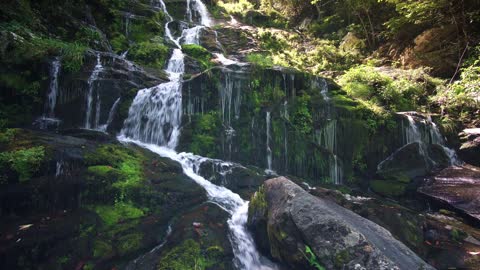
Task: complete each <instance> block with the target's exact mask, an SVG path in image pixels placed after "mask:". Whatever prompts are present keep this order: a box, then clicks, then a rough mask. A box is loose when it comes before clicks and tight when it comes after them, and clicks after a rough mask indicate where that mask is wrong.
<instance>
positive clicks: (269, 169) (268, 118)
mask: <svg viewBox="0 0 480 270" xmlns="http://www.w3.org/2000/svg"><path fill="white" fill-rule="evenodd" d="M265 121H266V124H267V132H266V133H267V141H266V145H267V166H268V167H267V170H266V172H267V173H269V174H272V173H273V174H274V173H275V172H274V171H273V169H272V149H271V148H270V140H271V134H270V133H271V132H270V131H271V125H272V123H271V115H270V112H269V111H267V114H266V120H265Z"/></svg>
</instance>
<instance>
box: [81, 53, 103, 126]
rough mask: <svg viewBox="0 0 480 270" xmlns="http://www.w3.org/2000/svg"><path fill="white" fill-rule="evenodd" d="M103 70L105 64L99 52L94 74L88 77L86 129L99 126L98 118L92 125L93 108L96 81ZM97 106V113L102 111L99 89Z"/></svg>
mask: <svg viewBox="0 0 480 270" xmlns="http://www.w3.org/2000/svg"><path fill="white" fill-rule="evenodd" d="M102 71H103V66H102V59H101V56H100V53H97V63H96V65H95V68H94V69H93V71H92V75H90V78H88V94H87V113H86V116H85V128H86V129H91V128H96V127H97V126H94V125H95V124H96V119H95V123H94V125H92V123H91V121H92V119H91V118H92V110H93V108H92V107H93V92H94V90H95V81H97V80H98V76H99V75H100V73H101V72H102ZM96 103H97V107H96V111H97V114H99V113H100V112H99V111H100V105H99V104H100V98H99V92H98V90H97V100H96Z"/></svg>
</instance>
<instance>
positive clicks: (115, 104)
mask: <svg viewBox="0 0 480 270" xmlns="http://www.w3.org/2000/svg"><path fill="white" fill-rule="evenodd" d="M120 100H121V98H117V100H115V102H114V103H113V106H112V108H111V109H110V112H109V113H108V119H107V123H105V125H102V126H100V128H99V129H100V130H101V131H107V129H108V126H110V124H111V123H112V121H113V117H114V116H115V113H116V112H117V108H118V105H119V104H120Z"/></svg>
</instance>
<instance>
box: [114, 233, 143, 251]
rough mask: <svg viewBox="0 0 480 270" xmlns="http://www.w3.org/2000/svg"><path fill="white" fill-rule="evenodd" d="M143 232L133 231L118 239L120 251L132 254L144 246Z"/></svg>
mask: <svg viewBox="0 0 480 270" xmlns="http://www.w3.org/2000/svg"><path fill="white" fill-rule="evenodd" d="M142 239H143V234H141V233H133V234H128V235H125V236H122V237H120V238H119V239H118V245H117V249H118V253H119V254H120V255H126V254H130V253H132V252H135V251H137V250H138V249H140V248H141V247H142Z"/></svg>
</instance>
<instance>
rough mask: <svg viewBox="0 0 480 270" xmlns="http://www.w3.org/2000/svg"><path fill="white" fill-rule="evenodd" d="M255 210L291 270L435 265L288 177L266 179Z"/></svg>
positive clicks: (272, 249) (253, 221) (252, 218)
mask: <svg viewBox="0 0 480 270" xmlns="http://www.w3.org/2000/svg"><path fill="white" fill-rule="evenodd" d="M249 210H250V211H249V214H250V215H249V226H250V228H253V229H254V231H266V232H267V235H268V243H267V245H268V251H269V253H270V256H271V257H273V258H274V259H276V260H278V261H281V262H283V263H285V264H286V265H288V266H289V267H290V268H291V269H319V266H320V267H323V268H325V269H433V268H432V267H431V266H429V265H428V264H426V263H425V262H424V261H423V260H422V259H420V258H419V257H418V256H417V255H415V254H414V253H413V252H412V251H411V250H410V249H408V248H407V247H406V246H405V245H403V244H402V243H400V242H399V241H398V240H396V239H395V238H393V236H392V235H391V234H390V233H389V232H388V231H387V230H385V229H384V228H382V227H380V226H379V225H377V224H375V223H373V222H371V221H369V220H367V219H365V218H362V217H360V216H359V215H357V214H355V213H353V212H351V211H349V210H347V209H345V208H343V207H341V206H339V205H337V204H335V203H333V202H331V201H327V200H323V199H321V198H318V197H315V196H313V195H310V194H309V193H308V192H306V191H305V190H303V189H302V188H300V187H299V186H297V185H296V184H294V183H293V182H291V181H290V180H288V179H286V178H284V177H280V178H276V179H271V180H268V181H267V182H265V185H264V187H263V189H261V192H259V193H257V195H256V196H255V197H254V199H253V200H252V202H251V205H250V209H249ZM259 215H263V216H259ZM265 221H266V222H265ZM262 227H263V228H262ZM264 227H266V228H264Z"/></svg>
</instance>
